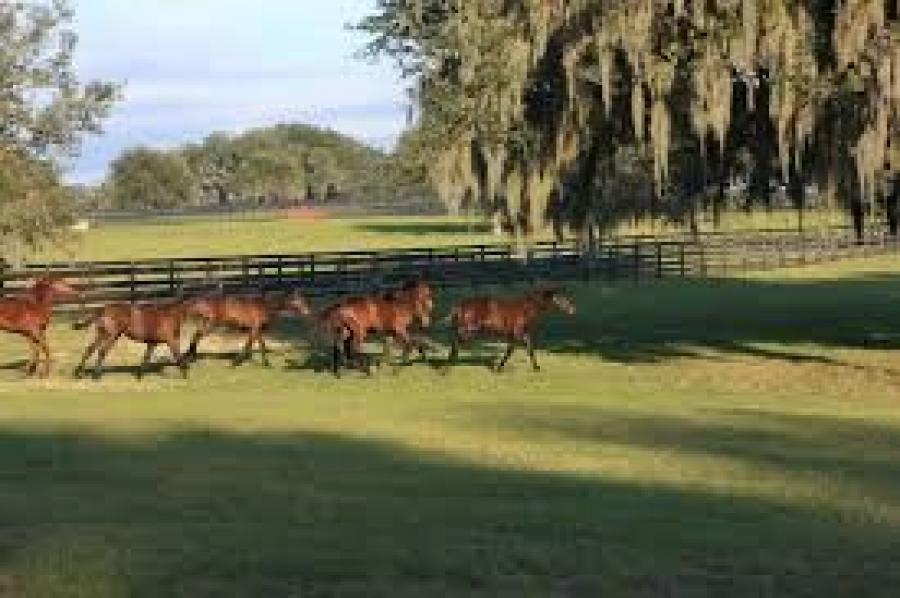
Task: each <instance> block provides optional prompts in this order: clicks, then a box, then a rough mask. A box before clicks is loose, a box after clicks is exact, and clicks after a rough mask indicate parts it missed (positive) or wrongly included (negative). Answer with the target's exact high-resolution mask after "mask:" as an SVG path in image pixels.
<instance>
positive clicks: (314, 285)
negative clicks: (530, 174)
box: [0, 229, 900, 303]
mask: <svg viewBox="0 0 900 598" xmlns="http://www.w3.org/2000/svg"><path fill="white" fill-rule="evenodd" d="M898 249H900V245H898V241H897V239H895V238H892V237H889V236H888V235H886V234H883V233H873V234H871V235H869V236H867V237H866V238H864V239H862V240H858V239H856V238H855V237H854V236H853V235H852V234H851V233H850V232H849V231H847V230H845V229H825V230H821V231H817V232H813V233H797V232H795V231H785V230H759V231H752V232H742V233H706V234H702V235H699V236H690V237H689V236H685V235H669V236H628V237H616V238H612V239H608V240H606V241H604V242H602V243H600V244H598V245H596V246H595V247H593V248H590V249H588V248H582V247H579V246H578V245H577V244H576V243H574V242H546V243H536V244H534V245H532V246H530V247H529V248H528V249H527V251H525V252H520V251H519V250H518V249H517V247H515V246H513V245H508V244H498V245H464V246H451V247H436V248H414V249H401V250H391V251H344V252H323V253H301V254H285V255H278V254H271V255H265V254H264V255H239V256H224V257H198V258H173V259H148V260H135V261H100V262H72V263H47V264H28V265H25V266H22V267H18V268H11V267H6V268H4V269H3V271H2V274H0V282H2V292H3V293H4V294H7V293H13V294H14V293H17V292H19V291H20V290H21V288H22V286H23V285H24V284H25V282H26V281H27V280H29V279H32V278H34V277H36V276H40V275H42V274H45V273H54V274H60V275H64V276H66V277H68V278H70V279H73V280H75V281H77V282H79V283H80V284H81V285H82V286H83V287H84V288H85V289H86V295H87V300H88V302H89V303H99V302H106V301H143V300H153V299H161V298H166V297H172V296H175V295H176V294H178V293H179V292H182V291H183V292H185V293H192V292H202V291H204V290H211V289H213V288H223V289H226V290H229V291H250V290H263V291H266V290H275V289H282V288H288V287H291V288H299V289H302V290H303V291H304V292H305V293H307V294H309V295H311V296H329V295H341V294H347V293H355V292H360V291H364V290H365V291H369V290H376V289H382V288H387V287H391V286H393V285H395V284H397V283H398V282H400V281H403V280H407V279H409V278H412V277H417V276H425V277H427V278H428V279H429V280H430V281H431V282H433V283H434V284H435V285H436V286H438V287H445V288H446V287H459V286H473V287H474V286H483V285H493V284H508V283H515V282H529V281H535V280H548V281H549V280H554V281H569V280H622V279H625V280H628V279H631V280H636V281H639V280H645V279H659V278H672V277H685V278H686V277H720V276H728V275H730V274H733V273H737V272H742V271H751V270H766V269H771V268H780V267H787V266H796V265H806V264H814V263H821V262H826V261H835V260H839V259H845V258H849V257H854V256H863V255H874V254H881V253H888V252H896V251H898Z"/></svg>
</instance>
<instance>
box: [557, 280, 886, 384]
mask: <svg viewBox="0 0 900 598" xmlns="http://www.w3.org/2000/svg"><path fill="white" fill-rule="evenodd" d="M576 298H577V303H578V307H579V312H578V315H577V316H575V317H574V318H572V319H565V318H560V317H556V316H555V317H554V318H553V321H552V322H549V321H548V322H546V325H543V326H541V331H542V334H541V337H542V340H541V344H542V346H544V347H547V348H548V350H550V351H552V352H554V353H558V354H562V355H567V354H595V355H598V356H599V357H602V358H603V359H607V360H611V361H618V362H624V363H657V362H661V361H665V360H668V359H673V358H685V357H693V356H702V357H703V358H704V359H708V358H709V357H710V353H711V352H712V353H713V354H718V355H724V356H727V355H732V356H738V357H753V358H758V359H771V360H779V361H787V362H791V363H795V364H823V365H835V366H840V367H850V368H855V367H858V366H855V365H854V364H851V363H848V362H846V361H843V360H841V359H839V358H835V357H831V356H823V355H820V354H818V353H817V352H816V351H815V349H816V348H825V349H878V350H900V275H897V274H885V273H875V274H867V275H865V276H860V277H856V278H845V279H838V280H786V281H777V282H774V281H765V280H719V281H697V280H678V281H660V282H658V283H654V284H653V285H648V286H636V285H627V284H616V285H609V286H606V287H604V288H602V289H598V288H596V287H594V288H587V289H583V290H579V291H578V292H577V294H576ZM772 345H775V346H772ZM792 346H796V347H797V348H796V349H795V348H793V347H792ZM887 373H889V374H897V373H896V372H887Z"/></svg>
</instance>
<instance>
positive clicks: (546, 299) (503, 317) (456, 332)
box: [447, 289, 575, 372]
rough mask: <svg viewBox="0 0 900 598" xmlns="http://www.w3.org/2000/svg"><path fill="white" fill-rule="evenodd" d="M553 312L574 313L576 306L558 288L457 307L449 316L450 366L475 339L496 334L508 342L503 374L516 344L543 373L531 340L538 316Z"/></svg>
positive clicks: (477, 300) (499, 367)
mask: <svg viewBox="0 0 900 598" xmlns="http://www.w3.org/2000/svg"><path fill="white" fill-rule="evenodd" d="M551 310H557V311H560V312H563V313H565V314H568V315H574V314H575V304H574V303H573V302H572V300H571V299H569V298H568V297H566V296H565V295H564V294H563V293H562V292H561V291H559V290H558V289H536V290H534V291H532V292H530V293H528V294H527V295H525V296H523V297H519V298H517V299H496V298H493V297H474V298H471V299H467V300H465V301H462V302H461V303H459V304H457V305H456V307H454V308H453V310H452V312H451V313H450V318H449V319H450V321H451V322H452V323H453V345H452V347H451V349H450V356H449V358H448V360H447V361H448V366H449V365H451V364H453V363H455V362H456V360H457V358H458V357H459V347H460V345H461V344H462V343H464V342H468V341H469V340H470V339H471V338H472V337H473V336H475V335H478V334H481V335H493V336H498V337H500V338H503V339H504V340H506V341H507V342H508V343H509V346H508V347H507V349H506V353H505V354H504V355H503V357H502V358H501V360H500V362H499V363H498V364H497V367H496V371H497V372H501V371H502V370H503V368H504V367H505V366H506V362H507V361H509V358H510V357H511V356H512V354H513V352H514V351H515V349H516V345H517V344H522V345H524V346H525V349H526V350H527V351H528V355H529V357H530V358H531V365H532V367H533V368H534V370H535V371H540V369H541V368H540V366H539V365H538V362H537V358H536V357H535V354H534V343H533V341H532V336H533V331H534V325H535V323H536V322H537V319H538V317H539V316H541V315H542V314H544V313H547V312H549V311H551Z"/></svg>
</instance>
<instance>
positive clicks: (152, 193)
mask: <svg viewBox="0 0 900 598" xmlns="http://www.w3.org/2000/svg"><path fill="white" fill-rule="evenodd" d="M105 191H106V195H107V201H108V203H109V207H112V208H117V209H156V210H160V209H171V208H177V207H181V206H185V205H187V204H188V203H189V202H190V201H191V200H192V198H193V197H194V179H193V176H192V173H191V171H190V169H189V168H188V164H187V161H186V160H185V159H184V158H183V157H182V156H181V155H179V154H175V153H168V152H163V151H159V150H155V149H151V148H136V149H132V150H128V151H126V152H125V153H123V154H122V155H121V156H120V157H119V158H117V159H116V160H115V161H114V162H113V163H112V165H111V166H110V174H109V180H108V183H107V185H106V186H105Z"/></svg>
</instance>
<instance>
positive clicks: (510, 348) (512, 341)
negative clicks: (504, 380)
mask: <svg viewBox="0 0 900 598" xmlns="http://www.w3.org/2000/svg"><path fill="white" fill-rule="evenodd" d="M515 351H516V341H515V339H510V341H509V346H507V347H506V353H505V354H504V355H503V357H502V358H501V359H500V363H498V364H497V367H496V372H497V373H498V374H499V373H500V372H502V371H503V368H505V367H506V363H507V362H508V361H509V358H510V357H512V354H513V353H515Z"/></svg>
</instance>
